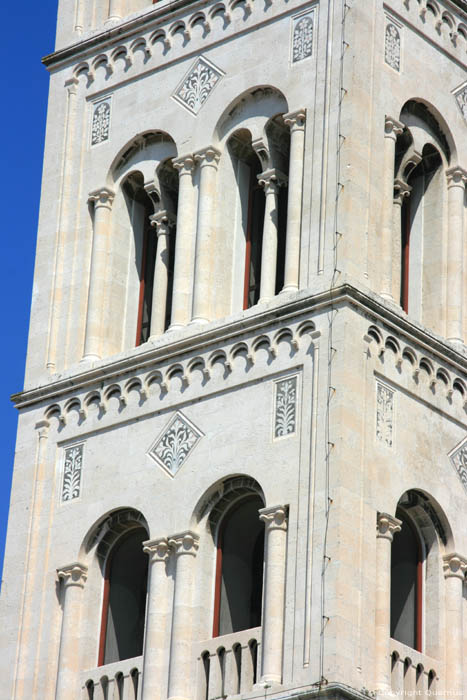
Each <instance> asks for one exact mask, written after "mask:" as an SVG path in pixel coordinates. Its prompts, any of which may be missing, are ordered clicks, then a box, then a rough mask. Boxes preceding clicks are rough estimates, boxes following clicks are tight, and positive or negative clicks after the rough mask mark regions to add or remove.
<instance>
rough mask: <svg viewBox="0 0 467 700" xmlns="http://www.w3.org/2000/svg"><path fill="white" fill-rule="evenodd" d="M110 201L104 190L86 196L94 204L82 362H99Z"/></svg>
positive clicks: (111, 200) (109, 196)
mask: <svg viewBox="0 0 467 700" xmlns="http://www.w3.org/2000/svg"><path fill="white" fill-rule="evenodd" d="M113 198H114V193H113V192H112V191H111V190H108V189H107V188H103V189H102V190H98V191H96V192H91V194H90V195H89V200H90V201H93V202H94V235H93V240H92V253H91V272H90V278H89V297H88V311H87V317H86V335H85V341H84V357H83V361H86V360H91V361H92V360H100V359H101V340H102V309H103V306H104V293H105V286H106V285H105V282H106V276H107V269H106V264H107V253H108V247H109V235H110V211H111V208H112V202H113Z"/></svg>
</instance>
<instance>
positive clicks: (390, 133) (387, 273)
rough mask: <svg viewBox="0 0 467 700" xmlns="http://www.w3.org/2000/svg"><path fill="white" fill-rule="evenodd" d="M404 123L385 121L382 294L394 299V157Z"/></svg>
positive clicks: (381, 252)
mask: <svg viewBox="0 0 467 700" xmlns="http://www.w3.org/2000/svg"><path fill="white" fill-rule="evenodd" d="M403 130H404V125H403V124H401V123H400V122H398V121H397V120H396V119H393V118H392V117H386V118H385V122H384V159H383V192H382V213H381V244H380V257H381V261H382V279H381V296H382V297H384V298H385V299H389V300H391V301H392V300H393V296H392V228H393V200H394V158H395V152H396V141H397V137H398V136H399V135H400V134H402V132H403Z"/></svg>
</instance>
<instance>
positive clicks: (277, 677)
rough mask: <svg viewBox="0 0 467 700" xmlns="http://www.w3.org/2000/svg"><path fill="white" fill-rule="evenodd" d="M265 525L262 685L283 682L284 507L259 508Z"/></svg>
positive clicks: (285, 532) (285, 529)
mask: <svg viewBox="0 0 467 700" xmlns="http://www.w3.org/2000/svg"><path fill="white" fill-rule="evenodd" d="M260 519H261V520H263V521H264V522H265V530H266V532H265V555H266V562H265V581H264V592H263V599H264V606H263V611H264V615H263V621H262V652H261V653H262V663H261V666H262V673H261V680H262V681H263V682H268V683H269V682H272V683H281V682H282V646H283V640H284V607H285V571H286V551H287V506H275V507H273V508H262V509H261V510H260Z"/></svg>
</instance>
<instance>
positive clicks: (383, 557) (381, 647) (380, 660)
mask: <svg viewBox="0 0 467 700" xmlns="http://www.w3.org/2000/svg"><path fill="white" fill-rule="evenodd" d="M400 529H401V521H400V520H398V519H397V518H393V517H392V515H388V514H387V513H378V519H377V534H376V582H375V584H376V601H375V604H376V609H375V685H376V689H377V690H378V691H379V692H381V693H387V692H389V691H390V690H391V675H390V668H391V664H390V653H391V652H390V648H389V638H390V634H391V605H390V601H391V544H392V539H393V535H394V533H396V532H399V531H400Z"/></svg>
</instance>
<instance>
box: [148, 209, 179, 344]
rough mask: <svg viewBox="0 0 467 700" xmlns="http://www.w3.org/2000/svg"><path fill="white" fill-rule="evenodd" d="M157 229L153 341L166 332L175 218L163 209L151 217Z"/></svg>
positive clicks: (153, 297) (152, 325) (152, 313)
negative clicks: (172, 233)
mask: <svg viewBox="0 0 467 700" xmlns="http://www.w3.org/2000/svg"><path fill="white" fill-rule="evenodd" d="M149 219H150V221H151V226H154V227H155V229H156V235H157V252H156V262H155V266H154V281H153V285H152V309H151V333H150V337H151V339H154V338H156V337H157V336H158V335H162V333H163V332H164V331H165V319H166V315H167V292H168V288H169V256H170V232H171V230H172V229H173V228H174V226H175V221H176V219H175V216H174V215H173V214H170V212H168V211H166V210H165V209H163V210H162V211H158V212H157V214H153V215H152V216H150V217H149Z"/></svg>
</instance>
